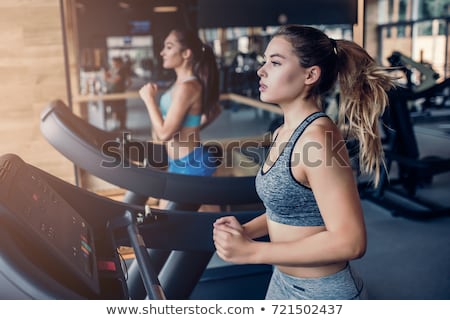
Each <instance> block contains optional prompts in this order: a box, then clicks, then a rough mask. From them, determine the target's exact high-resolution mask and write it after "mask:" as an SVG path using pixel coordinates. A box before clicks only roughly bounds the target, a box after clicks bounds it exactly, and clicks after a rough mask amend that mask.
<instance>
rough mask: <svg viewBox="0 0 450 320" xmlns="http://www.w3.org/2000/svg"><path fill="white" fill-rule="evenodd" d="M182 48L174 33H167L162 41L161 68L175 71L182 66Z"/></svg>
mask: <svg viewBox="0 0 450 320" xmlns="http://www.w3.org/2000/svg"><path fill="white" fill-rule="evenodd" d="M183 51H184V49H183V48H182V46H181V44H180V42H179V41H178V38H177V36H176V33H175V32H173V31H172V32H171V33H169V35H168V36H167V37H166V39H165V40H164V47H163V49H162V50H161V53H160V55H161V57H162V59H163V68H165V69H175V68H177V67H179V66H181V65H182V64H183V61H184V59H183V56H182V53H183Z"/></svg>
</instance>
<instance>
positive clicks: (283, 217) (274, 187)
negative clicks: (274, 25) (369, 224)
mask: <svg viewBox="0 0 450 320" xmlns="http://www.w3.org/2000/svg"><path fill="white" fill-rule="evenodd" d="M265 59H266V61H265V63H264V64H263V66H262V67H261V68H260V69H259V70H258V72H257V73H258V76H259V77H260V82H259V91H260V98H261V100H262V101H264V102H269V103H275V104H278V105H279V106H280V108H281V109H282V111H283V114H284V124H282V125H281V126H280V127H279V128H278V129H277V130H276V131H275V132H274V138H273V142H272V145H271V148H270V151H269V153H268V156H267V158H266V161H265V163H264V164H263V165H262V167H261V169H260V171H259V172H258V174H257V177H256V189H257V192H258V195H259V196H260V198H261V199H262V200H263V202H264V205H265V207H266V212H265V214H263V215H261V216H259V217H257V218H255V219H253V220H252V221H250V222H248V223H246V224H244V225H240V224H239V223H238V222H237V220H236V219H235V218H233V217H223V218H219V219H218V220H217V221H216V222H215V224H214V231H213V237H214V242H215V246H216V249H217V253H218V255H219V256H220V257H221V258H222V259H224V260H226V261H229V262H234V263H264V264H272V265H274V269H273V270H274V271H273V275H272V278H271V282H270V284H269V287H268V291H267V293H266V299H286V300H287V299H319V300H327V299H362V298H365V297H366V296H365V287H364V285H363V282H362V280H361V279H360V278H359V277H358V275H357V274H356V272H355V271H354V270H353V269H352V268H351V267H350V265H349V261H350V260H352V259H357V258H360V257H362V256H363V255H364V253H365V250H366V230H365V224H364V218H363V212H362V208H361V202H360V199H359V194H358V189H357V186H356V182H355V177H354V174H353V171H352V168H351V165H350V160H349V155H348V152H347V149H346V147H345V139H346V138H347V135H349V136H351V137H353V138H356V139H357V140H358V141H359V161H360V167H361V168H362V171H363V172H365V173H373V174H374V182H375V184H376V183H377V182H378V180H379V170H380V166H381V165H382V156H383V149H382V145H381V142H380V136H379V134H378V118H379V116H380V115H381V114H382V113H383V111H384V109H385V106H387V104H388V97H387V93H386V91H387V90H389V89H390V88H391V87H392V86H393V79H392V78H391V76H389V74H388V73H387V72H385V70H383V69H382V68H381V67H379V66H377V65H376V63H375V61H374V60H373V59H372V58H371V57H370V56H369V55H368V53H367V52H366V51H364V49H363V48H361V47H360V46H358V45H357V44H355V43H354V42H351V41H346V40H334V39H331V38H329V37H328V36H327V35H325V34H324V33H323V32H322V31H320V30H317V29H315V28H311V27H307V26H300V25H287V26H283V27H281V28H280V30H279V31H278V32H277V33H276V34H275V36H274V37H273V38H272V40H271V41H270V42H269V44H268V46H267V48H266V51H265ZM338 79H339V90H340V100H341V105H340V108H339V112H340V117H339V119H340V120H341V122H344V121H345V126H344V128H345V132H346V134H345V135H344V136H343V134H342V133H341V130H339V129H338V128H339V127H338V126H337V125H335V123H334V122H333V121H332V120H331V119H330V118H329V117H328V116H327V115H326V114H325V113H324V112H323V111H322V105H321V99H320V98H321V96H322V95H323V94H324V93H326V92H328V91H329V90H331V89H332V88H333V87H334V85H335V83H336V82H337V80H338ZM344 137H345V138H344ZM266 234H268V235H269V237H270V242H261V241H255V240H253V239H255V238H258V237H261V236H264V235H266Z"/></svg>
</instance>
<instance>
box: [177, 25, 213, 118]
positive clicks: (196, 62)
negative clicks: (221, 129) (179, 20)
mask: <svg viewBox="0 0 450 320" xmlns="http://www.w3.org/2000/svg"><path fill="white" fill-rule="evenodd" d="M173 32H175V33H176V35H177V39H178V41H179V42H180V44H181V45H182V46H183V47H184V48H186V49H190V50H192V56H193V61H192V64H193V71H194V75H195V76H196V77H197V79H198V80H199V81H200V83H201V85H202V113H203V114H206V115H208V116H209V114H210V113H211V110H212V109H213V108H214V107H215V105H216V103H217V101H218V100H219V69H218V67H217V63H216V56H215V55H214V51H213V49H212V48H211V47H210V46H209V45H207V44H204V43H203V41H202V40H201V39H200V38H199V37H198V34H197V33H196V32H195V31H193V30H183V29H174V30H173Z"/></svg>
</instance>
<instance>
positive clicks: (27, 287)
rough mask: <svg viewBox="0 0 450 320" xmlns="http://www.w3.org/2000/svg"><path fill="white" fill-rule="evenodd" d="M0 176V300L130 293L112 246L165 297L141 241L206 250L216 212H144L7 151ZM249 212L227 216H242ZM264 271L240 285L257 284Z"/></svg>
mask: <svg viewBox="0 0 450 320" xmlns="http://www.w3.org/2000/svg"><path fill="white" fill-rule="evenodd" d="M0 179H1V184H0V222H1V223H0V229H1V231H0V239H1V240H2V241H1V242H0V243H1V244H0V298H1V299H130V298H132V293H130V291H129V289H128V286H127V281H126V276H127V269H126V266H127V265H126V263H125V262H124V261H123V259H122V258H121V256H120V253H119V251H118V250H117V248H119V247H120V246H130V247H132V248H133V249H134V252H135V255H136V261H137V263H138V266H139V272H140V273H141V275H142V279H143V282H144V285H145V289H146V291H147V297H148V298H150V299H164V298H167V296H166V291H165V288H164V284H163V283H161V282H160V280H159V279H158V277H157V276H156V272H155V270H154V268H153V261H152V260H151V257H150V256H149V255H148V251H147V248H150V247H151V248H157V249H163V250H184V251H189V252H193V253H194V254H195V253H197V252H212V251H213V250H214V244H213V242H212V238H211V233H212V223H213V221H214V220H215V219H217V217H219V216H221V215H222V214H224V213H207V212H205V213H202V214H198V213H197V212H187V211H184V212H176V211H174V212H168V211H162V210H158V209H153V210H152V211H151V212H149V211H148V210H147V211H146V209H145V207H144V206H137V205H132V204H126V203H123V202H119V201H115V200H111V199H109V198H106V197H102V196H99V195H97V194H95V193H92V192H90V191H87V190H85V189H82V188H79V187H77V186H75V185H72V184H69V183H67V182H65V181H63V180H61V179H59V178H57V177H55V176H53V175H50V174H48V173H46V172H44V171H42V170H40V169H39V168H37V167H34V166H32V165H30V164H27V163H26V162H24V161H23V160H22V159H21V158H20V157H18V156H17V155H14V154H6V155H3V156H1V157H0ZM226 214H229V213H226ZM256 214H258V213H256V212H241V213H236V214H235V215H236V217H237V218H238V220H239V221H241V222H245V221H248V220H249V219H251V218H253V217H254V216H255V215H256ZM232 269H233V268H230V270H231V273H233V271H232ZM176 272H177V273H181V274H183V275H184V276H185V277H186V276H188V275H189V273H186V270H182V269H179V270H176ZM262 273H264V272H262ZM255 275H257V273H256V274H255V273H254V274H253V276H255ZM266 276H267V274H264V275H263V276H261V277H259V279H258V280H256V278H251V279H250V280H251V281H256V286H255V287H252V285H251V284H250V283H246V284H245V285H246V287H247V285H248V287H247V288H249V291H253V290H257V288H261V286H264V285H267V283H266ZM228 281H230V282H231V283H232V284H234V285H236V288H234V291H235V292H239V291H241V292H242V291H245V287H243V286H239V285H238V284H237V283H236V282H235V281H234V280H233V277H230V278H228V279H226V282H228ZM227 284H228V283H227ZM178 289H179V290H181V291H183V290H184V288H181V286H180V287H179V288H178ZM201 289H202V288H199V287H197V288H196V291H199V290H201ZM207 289H209V290H210V291H208V292H207V293H206V295H207V297H208V298H209V299H221V298H222V297H223V294H222V293H221V288H220V284H218V283H217V282H216V283H214V285H213V288H212V289H211V288H207ZM262 291H263V292H262V294H264V290H262ZM227 294H230V293H227ZM247 294H248V296H249V297H251V298H253V297H255V296H258V295H257V294H255V293H254V292H253V293H252V292H247ZM235 298H236V299H239V298H240V297H239V295H237V296H236V297H235Z"/></svg>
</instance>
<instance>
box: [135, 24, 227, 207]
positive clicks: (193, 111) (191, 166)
mask: <svg viewBox="0 0 450 320" xmlns="http://www.w3.org/2000/svg"><path fill="white" fill-rule="evenodd" d="M161 57H162V60H163V67H164V68H165V69H173V70H174V71H175V73H176V80H175V82H174V83H173V84H172V86H171V87H170V88H169V89H168V90H167V91H166V92H164V94H163V95H162V96H161V98H160V100H159V101H157V99H156V96H157V93H158V86H157V85H156V84H155V83H148V84H145V85H144V86H143V87H142V88H141V89H140V90H139V94H140V96H141V98H142V100H143V101H144V103H145V105H146V107H147V110H148V113H149V115H150V119H151V124H152V129H153V133H154V134H156V136H157V138H158V139H159V140H161V141H163V142H165V143H166V146H167V152H168V156H169V166H168V172H171V173H178V174H187V175H198V176H211V175H213V174H214V172H215V171H216V167H217V166H216V161H215V159H214V156H213V155H212V154H211V153H210V152H209V151H208V150H207V149H206V148H205V147H204V146H203V145H202V144H201V142H200V129H201V128H203V127H205V126H206V125H208V124H209V123H210V122H211V121H212V120H213V119H215V118H216V116H217V115H218V114H219V112H220V106H219V104H218V99H219V77H218V68H217V65H216V58H215V56H214V53H213V51H212V49H211V47H209V46H208V45H206V44H204V43H203V42H202V41H201V40H200V39H199V37H198V36H197V34H196V33H195V32H189V31H183V30H172V31H171V32H170V33H169V35H168V36H167V37H166V39H165V41H164V47H163V49H162V51H161ZM165 204H166V203H165V202H164V201H161V204H160V206H162V207H164V206H165Z"/></svg>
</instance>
